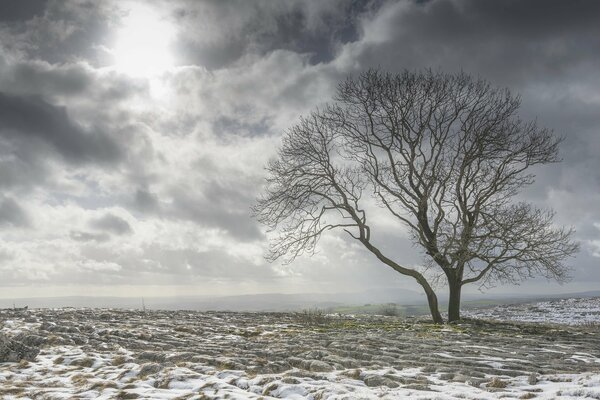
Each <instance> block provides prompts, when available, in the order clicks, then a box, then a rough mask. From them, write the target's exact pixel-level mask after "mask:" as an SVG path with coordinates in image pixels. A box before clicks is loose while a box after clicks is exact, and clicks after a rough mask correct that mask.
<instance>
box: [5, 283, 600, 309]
mask: <svg viewBox="0 0 600 400" xmlns="http://www.w3.org/2000/svg"><path fill="white" fill-rule="evenodd" d="M439 297H440V302H441V303H442V304H443V303H444V300H445V295H443V294H440V296H439ZM574 297H575V298H582V297H600V291H588V292H580V293H563V294H548V295H530V296H527V295H523V294H500V295H490V294H481V295H477V294H470V295H465V296H463V298H464V300H465V301H476V300H485V301H486V302H488V303H490V304H492V303H509V302H513V303H525V302H532V301H540V300H546V299H547V300H552V299H560V298H574ZM425 302H426V301H425V296H424V295H423V294H421V293H419V292H417V291H413V290H408V289H398V288H385V289H373V290H366V291H362V292H355V293H296V294H284V293H265V294H247V295H236V296H180V297H146V298H144V302H143V303H144V305H145V307H146V308H147V309H155V310H156V309H163V310H199V311H297V310H302V309H306V308H314V307H316V308H321V309H328V308H336V307H340V306H343V305H350V306H363V305H366V304H385V303H395V304H400V305H422V304H425ZM13 305H14V306H16V307H24V306H28V307H29V308H59V307H90V308H128V309H129V308H132V309H141V308H142V298H141V297H92V296H70V297H35V298H20V299H0V308H12V307H13Z"/></svg>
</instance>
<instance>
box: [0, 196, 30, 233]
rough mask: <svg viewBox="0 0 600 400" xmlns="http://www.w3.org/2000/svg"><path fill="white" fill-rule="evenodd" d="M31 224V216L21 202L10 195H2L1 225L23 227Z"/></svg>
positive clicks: (0, 202) (0, 201)
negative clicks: (18, 202)
mask: <svg viewBox="0 0 600 400" xmlns="http://www.w3.org/2000/svg"><path fill="white" fill-rule="evenodd" d="M29 224H30V221H29V217H28V216H27V214H26V212H25V210H23V208H22V207H21V206H20V205H19V204H17V202H16V201H15V200H14V199H12V198H10V197H4V196H1V195H0V227H15V228H21V227H26V226H29Z"/></svg>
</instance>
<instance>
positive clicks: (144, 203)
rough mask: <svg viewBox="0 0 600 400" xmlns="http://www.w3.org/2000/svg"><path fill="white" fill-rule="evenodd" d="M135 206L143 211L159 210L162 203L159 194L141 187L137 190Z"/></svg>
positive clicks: (134, 200)
mask: <svg viewBox="0 0 600 400" xmlns="http://www.w3.org/2000/svg"><path fill="white" fill-rule="evenodd" d="M133 207H134V208H135V209H136V210H140V211H142V212H155V211H159V208H160V204H159V201H158V196H156V194H154V193H152V192H150V191H148V190H146V189H141V188H140V189H138V190H136V192H135V196H134V199H133Z"/></svg>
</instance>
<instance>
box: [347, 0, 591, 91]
mask: <svg viewBox="0 0 600 400" xmlns="http://www.w3.org/2000/svg"><path fill="white" fill-rule="evenodd" d="M599 12H600V4H599V3H598V2H593V1H585V0H582V1H575V2H569V3H566V2H564V1H560V0H549V1H543V0H534V1H492V0H462V1H458V0H457V1H453V0H432V1H429V2H426V3H421V4H419V3H412V2H408V1H405V2H390V3H388V4H387V5H386V6H384V7H382V9H381V10H380V12H379V15H378V16H377V18H376V19H375V20H374V21H365V23H364V27H365V32H366V34H367V35H369V33H371V34H372V35H374V34H375V32H377V34H378V35H385V36H387V37H386V40H379V41H376V42H368V43H366V44H364V46H363V47H362V48H361V49H360V50H359V51H358V53H356V54H355V55H356V56H357V61H359V63H360V64H359V65H362V66H363V67H364V66H368V65H376V66H377V65H381V66H383V67H385V68H388V69H398V68H403V67H408V68H420V67H424V66H425V67H434V68H437V67H441V68H443V69H445V70H448V69H451V70H460V69H464V70H466V71H467V72H475V73H479V74H481V75H482V76H484V77H485V78H487V79H493V80H495V81H496V82H499V83H500V82H501V83H512V84H515V83H517V82H519V83H521V82H523V83H525V82H531V80H532V79H533V80H539V79H540V78H543V77H550V76H557V75H559V74H561V73H564V71H565V70H566V69H568V68H574V67H585V68H586V70H591V69H592V68H597V67H598V65H599V63H598V59H597V58H595V57H590V54H594V53H596V54H598V53H600V34H599V33H600V24H598V19H597V15H598V13H599ZM359 46H360V45H359Z"/></svg>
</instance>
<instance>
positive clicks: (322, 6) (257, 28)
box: [173, 0, 376, 68]
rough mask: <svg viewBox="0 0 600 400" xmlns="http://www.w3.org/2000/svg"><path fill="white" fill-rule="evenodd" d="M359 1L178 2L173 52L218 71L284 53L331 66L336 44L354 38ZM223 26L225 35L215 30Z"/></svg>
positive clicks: (361, 9)
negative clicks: (241, 61) (249, 57)
mask: <svg viewBox="0 0 600 400" xmlns="http://www.w3.org/2000/svg"><path fill="white" fill-rule="evenodd" d="M372 3H376V2H370V1H368V0H361V1H353V2H349V1H337V0H336V1H327V2H312V1H279V2H272V1H256V2H246V1H203V2H194V1H192V2H185V3H179V4H180V6H178V7H176V8H175V10H174V12H173V14H174V17H175V18H176V20H177V21H178V23H180V24H183V26H184V27H185V29H183V30H182V32H181V34H180V37H179V38H178V40H177V47H178V51H179V53H180V57H182V59H183V60H184V61H183V62H184V63H185V62H186V61H187V62H193V63H195V64H199V65H204V66H206V67H207V68H220V67H224V66H227V65H228V64H231V63H233V62H235V61H236V60H238V59H240V58H241V57H243V56H244V55H246V54H257V55H262V54H265V53H268V52H270V51H273V50H290V51H293V52H297V53H307V54H310V55H311V62H312V63H319V62H329V61H331V60H332V59H333V58H334V56H335V53H336V51H337V48H338V46H339V45H341V44H343V43H347V42H351V41H354V40H356V39H357V38H358V31H357V28H358V26H357V21H358V17H359V15H361V14H362V13H365V12H366V11H367V10H370V9H371V8H372V7H374V6H373V5H372ZM222 26H227V27H228V29H227V30H223V29H219V28H220V27H222Z"/></svg>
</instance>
